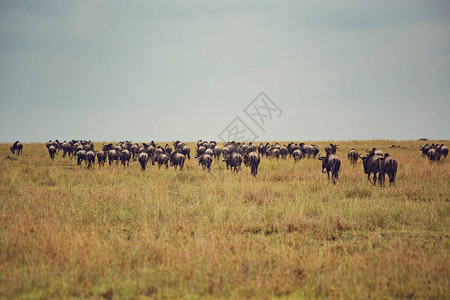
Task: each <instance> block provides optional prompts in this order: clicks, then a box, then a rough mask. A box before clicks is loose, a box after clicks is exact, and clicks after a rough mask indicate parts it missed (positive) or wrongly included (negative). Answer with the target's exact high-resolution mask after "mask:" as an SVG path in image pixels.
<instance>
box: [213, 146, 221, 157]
mask: <svg viewBox="0 0 450 300" xmlns="http://www.w3.org/2000/svg"><path fill="white" fill-rule="evenodd" d="M213 151H214V158H215V159H219V158H220V154H221V153H222V148H220V147H219V146H214V150H213Z"/></svg>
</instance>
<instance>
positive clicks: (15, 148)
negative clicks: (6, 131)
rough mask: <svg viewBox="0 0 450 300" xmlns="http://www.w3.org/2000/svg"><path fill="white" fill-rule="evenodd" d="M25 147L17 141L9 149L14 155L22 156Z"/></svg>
mask: <svg viewBox="0 0 450 300" xmlns="http://www.w3.org/2000/svg"><path fill="white" fill-rule="evenodd" d="M22 148H23V145H22V143H21V142H19V141H16V142H15V143H14V144H13V145H12V146H11V147H9V149H10V150H11V152H12V153H13V154H17V155H21V154H22Z"/></svg>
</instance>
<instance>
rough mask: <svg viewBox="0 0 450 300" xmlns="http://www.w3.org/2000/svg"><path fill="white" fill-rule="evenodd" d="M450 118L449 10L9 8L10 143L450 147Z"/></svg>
mask: <svg viewBox="0 0 450 300" xmlns="http://www.w3.org/2000/svg"><path fill="white" fill-rule="evenodd" d="M190 2H194V4H192V3H190ZM261 91H264V92H265V93H266V94H267V95H269V96H270V97H271V98H272V99H273V100H274V101H275V102H276V103H277V105H278V106H279V107H280V108H281V109H282V110H283V115H282V116H281V117H279V118H275V119H274V120H273V121H272V122H269V124H267V127H266V131H265V132H263V131H261V130H258V128H257V126H256V125H255V124H253V123H252V121H251V120H248V119H246V116H245V114H244V113H243V109H244V108H245V107H246V106H247V104H248V103H250V102H251V101H252V100H253V99H254V98H255V97H256V96H257V95H258V94H259V93H260V92H261ZM449 113H450V2H449V1H434V2H431V3H430V1H359V0H358V1H245V2H243V1H41V2H38V1H2V2H1V3H0V141H2V142H11V141H15V140H17V139H18V140H21V141H25V142H31V141H35V142H38V141H46V140H49V139H60V140H67V139H72V138H76V139H78V138H82V139H91V140H95V141H105V140H124V139H131V140H133V141H149V140H155V141H161V140H174V139H180V140H197V139H208V140H211V139H215V140H219V138H218V135H219V133H220V132H221V131H222V130H223V129H224V128H225V127H226V126H227V125H228V124H229V123H230V122H231V121H232V120H233V119H234V118H235V117H237V116H240V117H241V118H242V120H244V122H246V123H247V124H248V125H249V126H250V127H251V128H252V129H254V130H255V131H256V133H257V134H258V135H259V137H260V139H261V140H354V139H378V138H381V139H417V138H420V137H427V138H435V139H450V131H449V129H450V121H449V117H448V116H449Z"/></svg>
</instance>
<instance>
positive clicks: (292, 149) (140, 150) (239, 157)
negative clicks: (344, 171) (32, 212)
mask: <svg viewBox="0 0 450 300" xmlns="http://www.w3.org/2000/svg"><path fill="white" fill-rule="evenodd" d="M338 146H339V145H335V144H332V143H330V144H329V145H327V146H326V147H325V149H324V150H325V154H326V155H325V156H321V155H320V154H319V148H318V147H317V146H316V145H307V144H305V143H294V142H290V143H288V144H287V145H280V144H279V143H274V144H269V143H266V144H263V143H260V144H259V145H258V146H257V145H254V144H253V143H251V142H250V143H241V142H234V141H233V142H226V143H225V144H224V145H223V146H222V147H221V146H219V145H217V143H216V142H215V141H210V142H207V141H202V140H199V141H198V142H197V147H196V149H195V156H194V157H195V158H196V159H198V163H199V165H200V166H202V168H203V170H205V169H206V170H208V171H210V170H211V164H212V163H213V160H216V161H220V158H221V157H222V162H225V164H226V167H227V169H230V170H231V171H232V172H233V171H234V172H239V171H240V169H241V165H242V163H244V165H245V166H246V167H250V169H251V174H252V175H253V176H256V175H257V174H258V166H259V163H260V162H261V159H262V158H264V157H266V158H275V159H280V158H281V159H286V158H287V157H292V158H293V159H294V162H297V161H299V160H301V159H303V158H308V159H310V158H314V159H315V158H317V159H319V160H321V161H322V172H323V173H325V172H326V173H327V175H328V179H330V174H331V180H332V181H333V183H334V184H335V183H336V180H337V179H338V177H339V169H340V166H341V161H340V159H339V158H338V157H337V156H336V150H337V149H338ZM46 147H47V150H48V153H49V155H50V158H51V159H52V160H53V159H54V158H55V155H57V154H58V153H59V152H60V151H62V153H63V154H62V157H63V158H64V157H66V156H68V157H69V158H70V159H72V158H75V157H76V159H77V165H81V164H82V162H83V161H84V163H85V165H86V166H87V168H91V167H92V166H93V165H95V161H96V160H97V163H98V165H99V166H100V167H102V166H104V165H105V164H106V162H108V163H109V165H110V166H111V165H112V164H113V163H115V164H116V165H118V164H119V161H120V163H121V164H122V165H123V166H124V167H128V166H129V164H130V160H132V161H135V160H138V161H139V164H140V166H141V169H142V170H143V171H144V170H145V168H146V166H147V163H149V162H150V161H151V164H152V165H155V164H157V165H158V167H159V168H160V167H161V166H162V165H164V166H165V167H166V168H169V165H170V166H173V167H174V168H175V169H177V167H179V169H180V170H182V169H183V166H184V163H185V160H186V159H189V160H190V159H191V149H190V147H189V146H187V145H186V144H184V143H182V142H180V141H175V142H173V146H170V145H169V144H166V145H165V146H161V145H157V144H156V143H154V142H153V141H152V142H150V143H148V144H147V143H142V144H138V143H132V142H130V141H125V142H119V143H117V144H112V143H111V144H107V145H103V146H102V149H101V150H99V151H96V150H94V143H92V142H91V141H84V140H71V141H68V142H67V141H64V142H62V143H61V142H59V141H58V140H55V141H48V142H47V143H46ZM396 147H399V146H395V145H392V147H391V148H396ZM22 148H23V144H22V143H20V142H19V141H17V142H15V143H14V145H13V146H12V147H11V148H10V149H11V152H12V153H16V154H18V155H20V154H22ZM420 151H421V152H422V156H423V157H428V159H429V160H430V161H431V162H440V161H442V160H443V159H445V158H446V157H447V155H448V148H447V147H446V146H444V145H443V144H441V145H438V144H434V143H433V144H432V145H428V144H426V145H425V146H420ZM347 158H348V159H349V160H350V162H351V163H352V164H356V163H357V162H358V159H361V160H362V163H363V167H364V173H365V174H367V178H368V180H370V175H371V174H373V183H374V184H376V182H377V178H378V181H379V183H380V185H384V181H385V175H388V177H389V185H391V184H395V178H396V174H397V161H396V160H395V159H394V158H393V157H391V156H390V155H389V154H388V153H383V152H382V151H381V150H378V149H376V148H373V149H372V150H367V149H366V154H365V155H364V156H362V155H360V154H359V153H358V152H357V151H356V150H355V149H354V148H352V149H351V150H350V151H349V152H348V154H347ZM377 175H378V176H377Z"/></svg>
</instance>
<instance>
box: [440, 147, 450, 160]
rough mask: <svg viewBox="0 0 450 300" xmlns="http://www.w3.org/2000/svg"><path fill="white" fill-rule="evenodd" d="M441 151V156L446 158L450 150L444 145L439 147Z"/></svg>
mask: <svg viewBox="0 0 450 300" xmlns="http://www.w3.org/2000/svg"><path fill="white" fill-rule="evenodd" d="M439 151H440V152H441V156H442V157H444V158H446V157H447V155H448V148H447V146H444V145H443V144H442V145H441V146H439Z"/></svg>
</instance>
